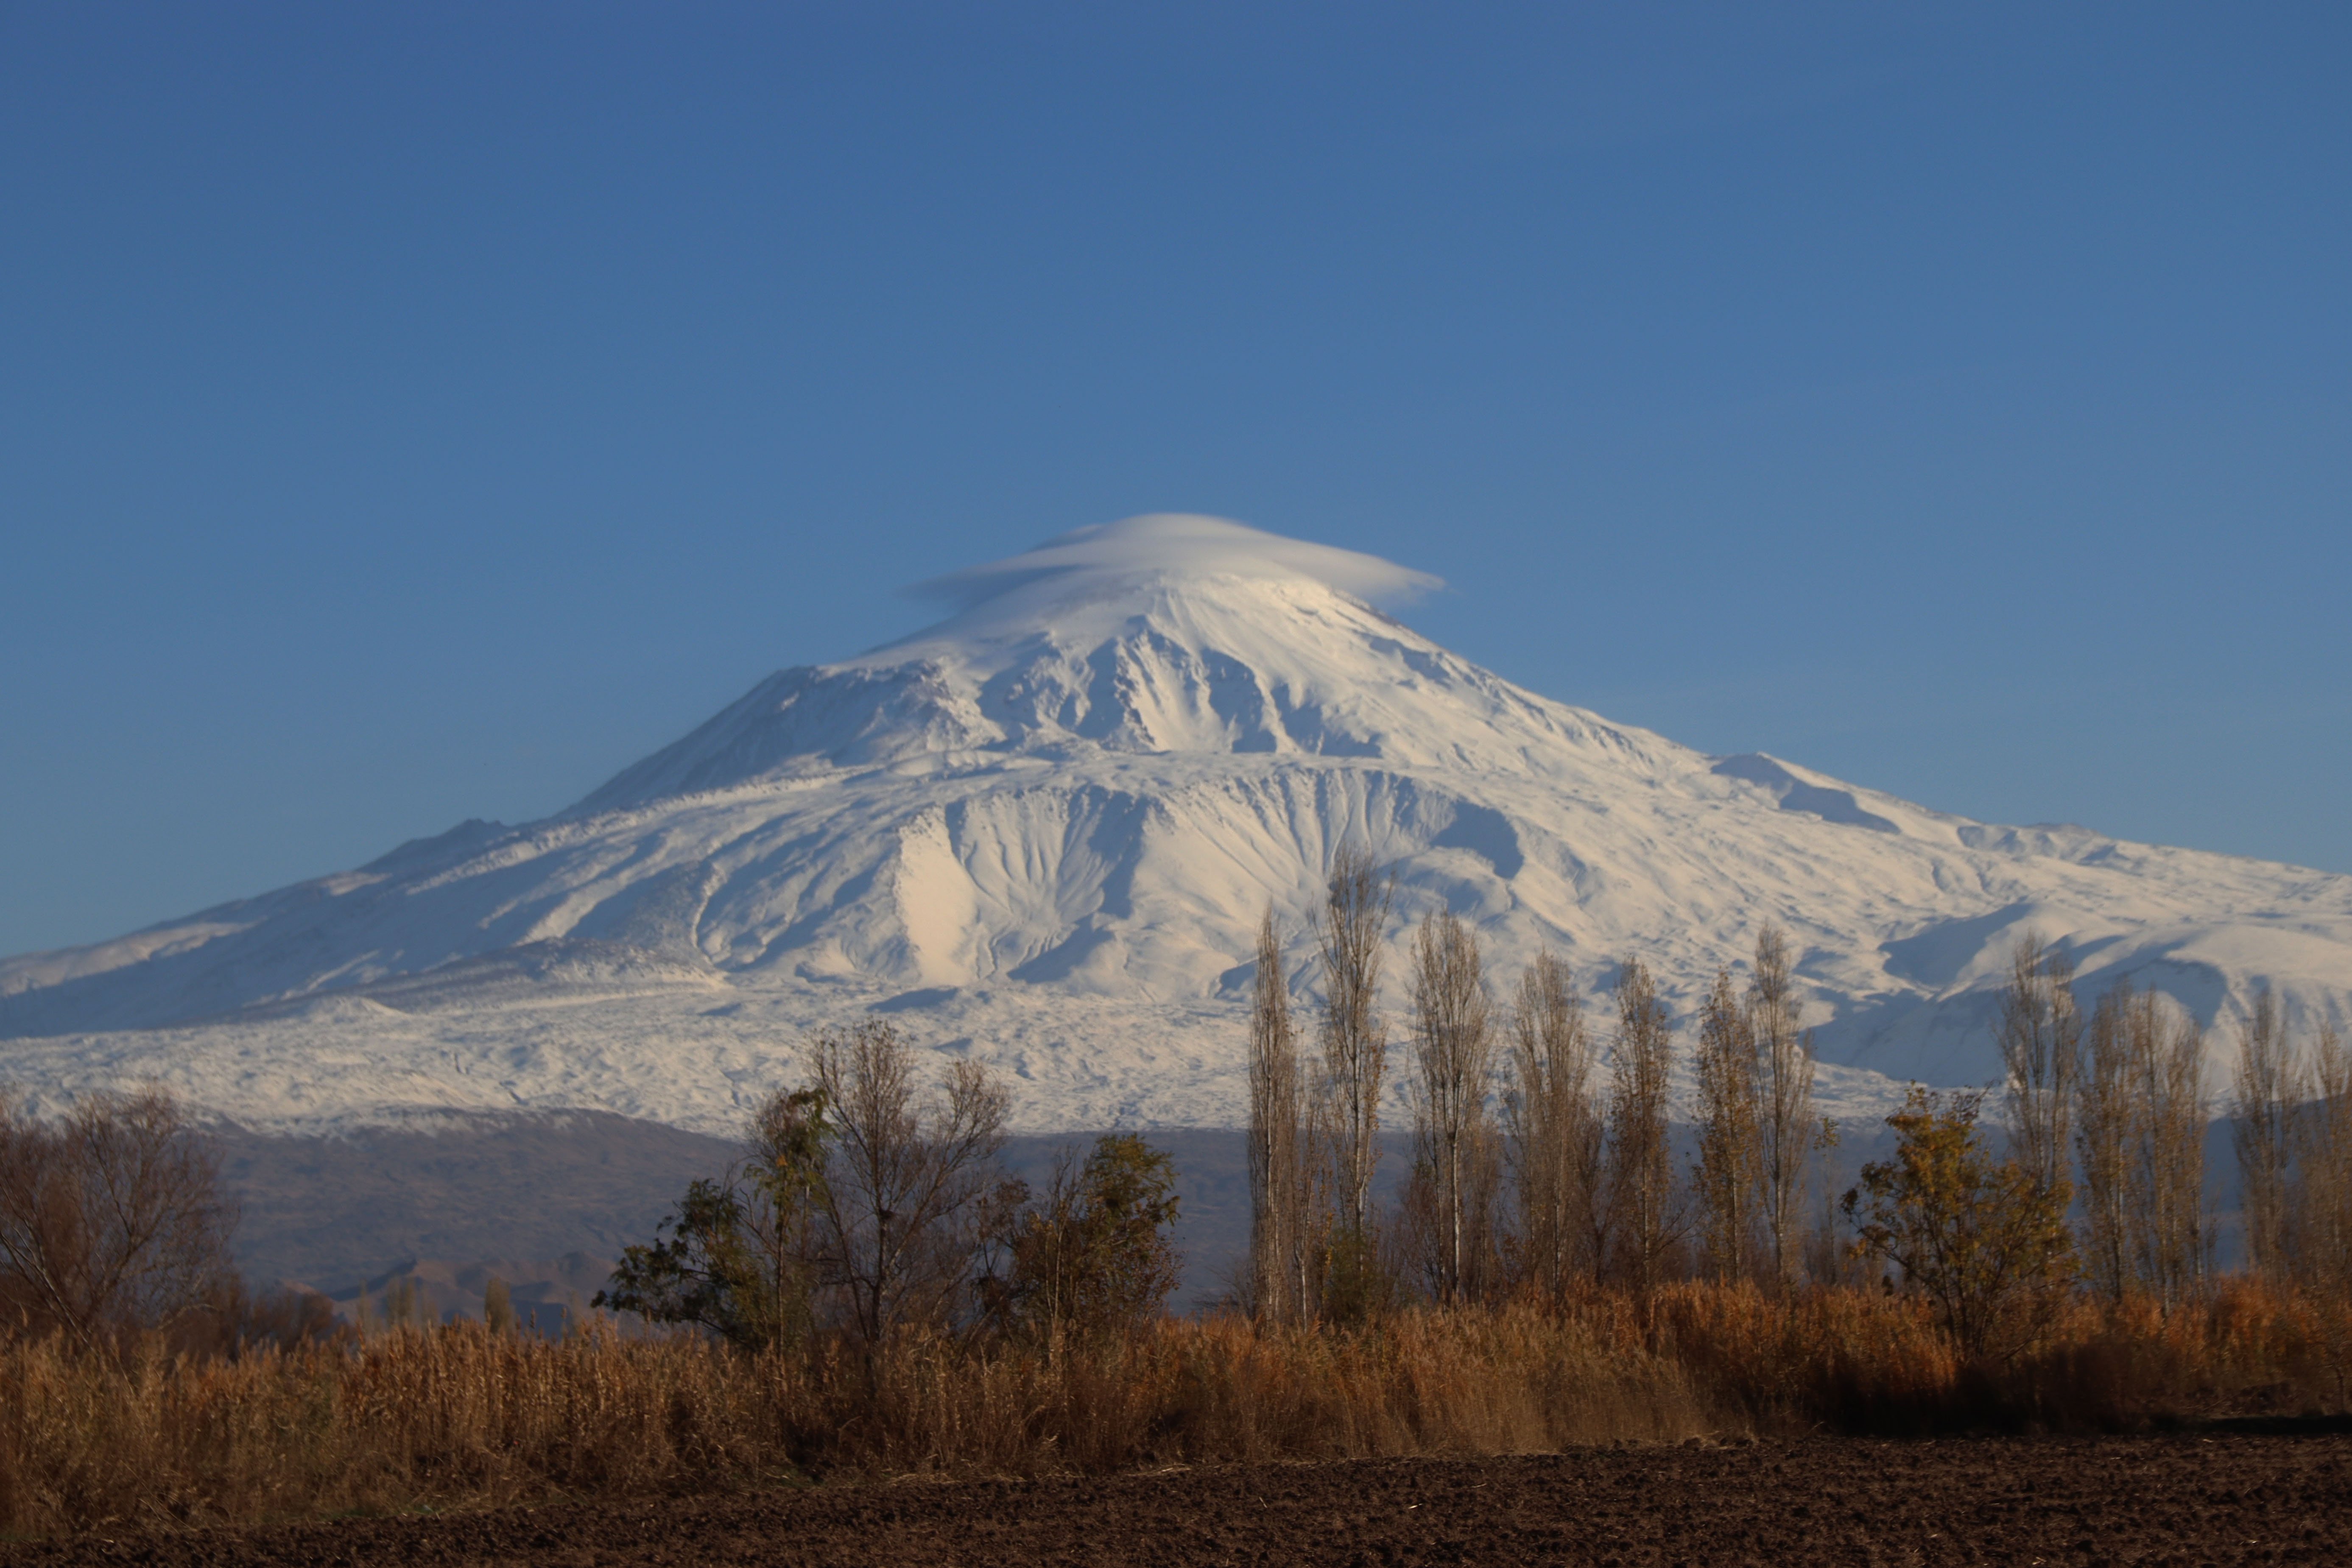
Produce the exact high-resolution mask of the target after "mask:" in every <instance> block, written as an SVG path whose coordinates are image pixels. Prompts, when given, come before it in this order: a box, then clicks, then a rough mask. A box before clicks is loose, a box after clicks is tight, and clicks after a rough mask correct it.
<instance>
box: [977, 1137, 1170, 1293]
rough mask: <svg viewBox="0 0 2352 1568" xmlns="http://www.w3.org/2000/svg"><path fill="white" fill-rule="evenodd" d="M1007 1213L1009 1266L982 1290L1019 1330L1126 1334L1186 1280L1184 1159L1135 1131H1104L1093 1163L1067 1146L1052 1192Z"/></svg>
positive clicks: (1004, 1236) (1002, 1246)
mask: <svg viewBox="0 0 2352 1568" xmlns="http://www.w3.org/2000/svg"><path fill="white" fill-rule="evenodd" d="M1001 1212H1002V1214H1003V1219H1002V1221H1001V1224H1002V1229H1001V1231H1000V1235H999V1242H998V1249H999V1253H1000V1257H1001V1261H1002V1271H1001V1272H998V1271H992V1273H991V1275H990V1277H989V1278H988V1279H987V1280H986V1281H983V1283H982V1292H983V1299H984V1301H985V1303H986V1305H987V1307H988V1309H989V1312H990V1314H991V1315H992V1317H994V1318H995V1319H996V1320H997V1321H998V1322H1000V1323H1001V1324H1002V1325H1003V1326H1004V1327H1005V1328H1007V1329H1009V1330H1011V1331H1013V1332H1016V1333H1036V1334H1039V1335H1042V1336H1046V1337H1051V1336H1052V1335H1054V1334H1055V1333H1076V1334H1081V1335H1095V1334H1105V1333H1121V1332H1124V1331H1126V1330H1128V1329H1130V1328H1132V1327H1134V1326H1136V1325H1137V1324H1139V1323H1141V1322H1145V1321H1147V1320H1149V1319H1150V1318H1151V1317H1154V1316H1156V1315H1157V1314H1158V1313H1159V1312H1160V1310H1161V1309H1162V1307H1163V1306H1164V1305H1165V1303H1166V1301H1167V1300H1168V1296H1169V1293H1170V1292H1171V1291H1174V1290H1175V1288H1176V1281H1177V1275H1178V1270H1179V1269H1180V1266H1181V1258H1180V1256H1179V1254H1178V1252H1177V1250H1176V1246H1175V1243H1174V1241H1173V1240H1172V1239H1171V1238H1170V1236H1169V1228H1170V1227H1171V1226H1172V1225H1174V1224H1175V1222H1176V1213H1177V1198H1176V1172H1175V1166H1174V1165H1173V1164H1172V1162H1171V1160H1170V1159H1169V1156H1168V1155H1166V1154H1165V1153H1164V1152H1162V1151H1160V1150H1159V1149H1155V1148H1153V1147H1151V1146H1150V1145H1148V1144H1146V1143H1145V1142H1144V1141H1143V1140H1142V1139H1141V1138H1139V1137H1137V1136H1135V1135H1134V1134H1131V1133H1106V1134H1103V1135H1102V1136H1101V1137H1100V1138H1098V1139H1097V1140H1096V1141H1095V1146H1094V1150H1093V1152H1092V1153H1090V1154H1089V1155H1087V1159H1086V1163H1085V1164H1084V1165H1083V1166H1079V1165H1076V1164H1074V1162H1073V1160H1072V1157H1071V1155H1069V1154H1068V1153H1067V1152H1065V1153H1064V1154H1063V1155H1062V1156H1061V1158H1060V1159H1059V1160H1057V1161H1056V1162H1055V1167H1054V1174H1053V1176H1052V1178H1051V1180H1050V1182H1049V1183H1048V1185H1047V1186H1046V1189H1045V1195H1044V1197H1042V1198H1040V1199H1036V1200H1034V1201H1027V1202H1020V1203H1018V1204H1017V1205H1008V1206H1007V1207H1006V1208H1005V1209H1003V1210H1002V1211H1001Z"/></svg>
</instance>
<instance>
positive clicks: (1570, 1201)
mask: <svg viewBox="0 0 2352 1568" xmlns="http://www.w3.org/2000/svg"><path fill="white" fill-rule="evenodd" d="M1510 1070H1511V1087H1510V1090H1509V1092H1507V1094H1506V1095H1505V1096H1504V1100H1503V1116H1504V1124H1505V1130H1506V1133H1507V1145H1508V1148H1509V1158H1510V1167H1511V1180H1512V1186H1513V1187H1514V1189H1515V1191H1516V1195H1517V1199H1518V1207H1519V1228H1520V1237H1521V1245H1522V1247H1523V1249H1524V1251H1523V1258H1524V1260H1525V1264H1526V1268H1527V1272H1528V1277H1529V1278H1530V1279H1531V1280H1532V1281H1534V1282H1535V1284H1536V1287H1537V1288H1538V1290H1539V1291H1542V1292H1543V1293H1544V1295H1545V1296H1546V1297H1547V1298H1548V1299H1550V1300H1555V1301H1556V1300H1558V1299H1559V1297H1560V1296H1561V1295H1562V1294H1563V1293H1565V1292H1566V1291H1567V1290H1568V1287H1569V1284H1570V1281H1573V1280H1575V1279H1577V1278H1579V1277H1580V1276H1590V1275H1591V1273H1592V1271H1593V1270H1594V1269H1595V1268H1596V1267H1597V1265H1598V1264H1599V1262H1600V1260H1601V1254H1602V1252H1603V1251H1604V1249H1605V1243H1604V1239H1603V1238H1602V1236H1601V1215H1602V1210H1601V1204H1600V1202H1599V1197H1600V1190H1601V1154H1602V1146H1603V1145H1602V1126H1601V1117H1600V1114H1599V1113H1598V1112H1597V1111H1596V1109H1595V1107H1594V1105H1593V1102H1592V1040H1591V1032H1590V1031H1589V1030H1587V1029H1586V1028H1585V1025H1584V999H1583V998H1581V997H1580V996H1579V995H1578V994H1577V989H1576V982H1575V980H1574V979H1573V978H1572V977H1570V974H1569V972H1568V966H1567V965H1566V964H1564V963H1562V962H1561V961H1560V960H1559V957H1558V956H1556V955H1555V954H1553V953H1552V952H1551V951H1550V950H1549V949H1548V948H1547V949H1546V950H1544V951H1543V952H1540V953H1538V954H1537V955H1536V958H1535V962H1533V963H1531V964H1529V965H1528V967H1527V968H1526V970H1525V971H1524V972H1522V973H1521V975H1520V976H1519V986H1518V991H1517V997H1516V998H1515V1005H1514V1007H1513V1009H1512V1012H1511V1056H1510Z"/></svg>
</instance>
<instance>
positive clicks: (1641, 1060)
mask: <svg viewBox="0 0 2352 1568" xmlns="http://www.w3.org/2000/svg"><path fill="white" fill-rule="evenodd" d="M1673 1051H1674V1035H1673V1030H1672V1026H1671V1025H1669V1024H1668V1022H1667V1020H1666V1009H1665V1004H1664V1003H1663V1002H1661V1001H1660V1000H1659V999H1658V991H1657V987H1656V985H1655V983H1654V982H1653V981H1652V980H1651V978H1650V971H1649V970H1648V969H1647V968H1646V967H1643V963H1642V960H1641V959H1639V958H1634V957H1628V958H1627V959H1626V960H1625V963H1624V967H1622V969H1621V970H1620V971H1619V972H1618V976H1617V1040H1616V1046H1615V1049H1614V1050H1613V1051H1612V1052H1611V1060H1610V1085H1609V1178H1608V1179H1609V1204H1610V1208H1611V1223H1612V1228H1613V1232H1614V1235H1613V1239H1614V1240H1615V1241H1616V1243H1617V1248H1618V1250H1619V1252H1620V1254H1621V1258H1620V1263H1619V1268H1620V1271H1621V1272H1622V1274H1623V1275H1624V1277H1625V1278H1626V1279H1628V1280H1629V1281H1632V1283H1633V1286H1634V1288H1635V1289H1636V1290H1638V1291H1642V1292H1643V1294H1644V1295H1646V1294H1647V1293H1648V1292H1649V1291H1651V1290H1652V1289H1653V1288H1654V1286H1656V1285H1657V1284H1658V1282H1659V1281H1661V1280H1662V1279H1663V1278H1664V1273H1665V1269H1666V1264H1667V1260H1668V1258H1669V1256H1670V1255H1671V1253H1672V1252H1673V1249H1674V1248H1675V1243H1676V1242H1678V1241H1679V1240H1680V1239H1681V1238H1682V1229H1683V1214H1682V1208H1681V1205H1680V1203H1679V1201H1678V1197H1679V1195H1678V1194H1677V1193H1676V1192H1675V1167H1674V1161H1673V1159H1672V1157H1671V1156H1670V1154H1669V1150H1668V1145H1667V1142H1666V1075H1667V1071H1668V1069H1669V1067H1670V1066H1671V1063H1672V1056H1673Z"/></svg>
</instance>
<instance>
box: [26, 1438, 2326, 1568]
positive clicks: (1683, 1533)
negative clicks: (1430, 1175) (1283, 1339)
mask: <svg viewBox="0 0 2352 1568" xmlns="http://www.w3.org/2000/svg"><path fill="white" fill-rule="evenodd" d="M0 1562H5V1563H12V1564H14V1563H26V1564H34V1563H39V1564H68V1563H101V1562H103V1563H123V1562H139V1563H163V1564H173V1563H288V1564H294V1563H300V1564H310V1563H320V1564H324V1563H337V1564H352V1565H354V1568H357V1565H361V1564H376V1563H382V1564H387V1565H397V1568H426V1565H429V1564H438V1563H562V1564H574V1563H576V1564H583V1565H584V1564H590V1563H790V1564H800V1563H806V1564H826V1565H828V1568H831V1565H839V1564H863V1563H875V1564H883V1563H887V1564H893V1565H897V1564H919V1563H958V1564H982V1563H1089V1564H1092V1563H1108V1564H1118V1563H1169V1564H1192V1563H1283V1564H1288V1563H1596V1564H1600V1563H1622V1564H1629V1565H1630V1564H1634V1563H1661V1564H1664V1563H1707V1564H1715V1563H1773V1564H1779V1563H1808V1564H1810V1563H1870V1564H1881V1563H1886V1564H1894V1563H1905V1564H1908V1563H2018V1564H2032V1563H2352V1437H2346V1436H2344V1435H2342V1434H2340V1433H2317V1434H2274V1433H2273V1434H2247V1433H2225V1434H2216V1435H2191V1436H2180V1437H2108V1438H2082V1439H2074V1438H2017V1439H2010V1438H1990V1439H1968V1440H1946V1441H1942V1442H1878V1441H1864V1440H1856V1439H1851V1438H1820V1439H1811V1440H1807V1441H1802V1442H1797V1443H1790V1444H1778V1443H1766V1444H1761V1445H1754V1446H1744V1447H1714V1446H1699V1445H1685V1446H1683V1447H1679V1448H1607V1449H1591V1450H1585V1451H1580V1452H1575V1453H1570V1454H1561V1455H1548V1456H1544V1457H1541V1458H1513V1459H1489V1460H1453V1459H1381V1460H1365V1461H1359V1462H1353V1463H1345V1464H1318V1465H1265V1466H1245V1467H1229V1468H1220V1469H1196V1470H1180V1471H1171V1472H1166V1473H1161V1474H1155V1475H1129V1476H1119V1477H1115V1478H1109V1479H1067V1478H1066V1479H1048V1480H1031V1481H1016V1480H1002V1481H964V1482H954V1483H947V1482H929V1481H901V1482H895V1483H889V1484H874V1485H862V1486H827V1487H821V1488H813V1489H807V1490H778V1491H772V1492H762V1493H760V1494H757V1495H739V1496H733V1497H723V1498H719V1497H706V1498H695V1499H687V1500H669V1501H661V1500H640V1501H633V1502H614V1503H594V1502H579V1503H565V1504H562V1505H557V1506H543V1507H540V1508H534V1509H510V1510H505V1511H497V1512H488V1513H470V1514H450V1515H442V1516H438V1517H419V1516H408V1517H401V1518H392V1519H368V1520H349V1521H338V1522H332V1523H319V1524H303V1525H291V1526H284V1527H278V1528H273V1529H267V1530H222V1531H198V1532H190V1533H185V1534H178V1535H154V1536H139V1537H131V1536H121V1537H117V1538H115V1539H111V1540H108V1539H102V1538H100V1537H96V1536H92V1537H84V1538H80V1539H78V1540H74V1541H68V1542H49V1543H38V1544H31V1545H21V1544H20V1545H16V1546H7V1547H0Z"/></svg>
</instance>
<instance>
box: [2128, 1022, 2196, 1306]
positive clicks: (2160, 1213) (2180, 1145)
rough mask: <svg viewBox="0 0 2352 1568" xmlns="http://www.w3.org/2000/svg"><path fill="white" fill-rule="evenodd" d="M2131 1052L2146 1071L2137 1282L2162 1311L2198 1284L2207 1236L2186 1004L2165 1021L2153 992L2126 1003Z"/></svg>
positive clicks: (2192, 1037)
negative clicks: (2143, 1216)
mask: <svg viewBox="0 0 2352 1568" xmlns="http://www.w3.org/2000/svg"><path fill="white" fill-rule="evenodd" d="M2131 1030H2132V1035H2133V1042H2134V1043H2133V1047H2132V1056H2133V1059H2134V1060H2135V1061H2137V1063H2139V1071H2141V1072H2143V1073H2144V1074H2145V1075H2146V1082H2147V1088H2146V1089H2145V1090H2144V1091H2143V1092H2142V1093H2141V1095H2140V1102H2141V1104H2142V1105H2143V1107H2144V1113H2145V1115H2146V1117H2147V1124H2146V1128H2145V1130H2144V1132H2143V1134H2142V1138H2141V1144H2140V1153H2139V1155H2138V1158H2139V1161H2140V1165H2141V1173H2140V1175H2139V1177H2138V1183H2137V1186H2138V1190H2139V1191H2141V1192H2144V1193H2145V1194H2146V1197H2145V1199H2144V1200H2143V1201H2144V1203H2145V1205H2146V1215H2147V1218H2146V1222H2145V1228H2144V1230H2143V1234H2142V1238H2141V1241H2140V1266H2139V1272H2140V1278H2141V1280H2142V1281H2144V1282H2145V1283H2146V1285H2147V1289H2148V1290H2149V1291H2152V1292H2153V1293H2154V1294H2155V1296H2156V1298H2157V1299H2158V1301H2162V1302H2163V1303H2164V1304H2165V1306H2166V1307H2167V1308H2168V1309H2169V1308H2171V1307H2176V1306H2179V1305H2180V1304H2181V1303H2183V1302H2185V1301H2189V1300H2190V1299H2191V1298H2192V1297H2194V1296H2195V1295H2196V1294H2197V1293H2198V1292H2199V1291H2200V1290H2201V1289H2202V1288H2203V1286H2204V1281H2205V1276H2206V1271H2207V1262H2208V1259H2209V1255H2210V1250H2211V1239H2210V1234H2209V1232H2208V1229H2207V1227H2206V1224H2205V1126H2206V1116H2205V1031H2204V1030H2202V1029H2200V1028H2199V1027H2198V1023H2197V1020H2196V1019H2195V1018H2193V1017H2191V1016H2190V1014H2189V1010H2188V1009H2186V1008H2179V1007H2176V1008H2173V1009H2171V1016H2170V1019H2169V1020H2168V1019H2167V1018H2166V1016H2165V1012H2164V1011H2163V1010H2162V1009H2160V1007H2159V1002H2158V996H2157V993H2156V992H2154V991H2145V992H2142V993H2141V995H2140V998H2139V1000H2138V1001H2137V1004H2135V1006H2134V1007H2133V1009H2132V1016H2131Z"/></svg>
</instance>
